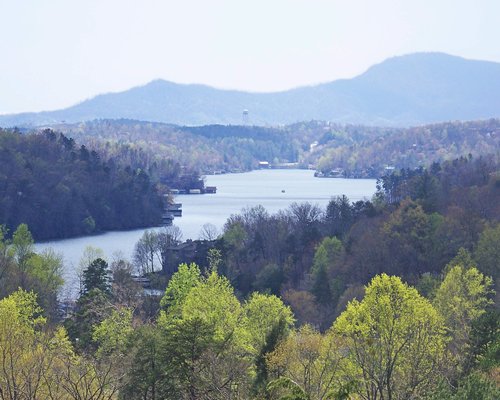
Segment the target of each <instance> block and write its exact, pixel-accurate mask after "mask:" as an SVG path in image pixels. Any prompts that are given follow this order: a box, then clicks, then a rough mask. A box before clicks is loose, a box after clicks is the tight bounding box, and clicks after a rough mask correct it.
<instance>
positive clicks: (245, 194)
mask: <svg viewBox="0 0 500 400" xmlns="http://www.w3.org/2000/svg"><path fill="white" fill-rule="evenodd" d="M205 183H206V185H207V186H217V193H216V194H203V195H178V196H176V198H175V201H176V202H178V203H182V210H183V211H182V214H183V216H182V217H179V218H175V220H174V224H175V225H177V226H178V227H179V228H180V229H181V230H182V232H183V239H184V240H185V239H198V238H199V235H200V231H201V229H202V227H203V225H204V224H205V223H210V224H213V225H214V226H215V227H217V229H218V230H219V231H222V227H223V226H224V223H225V222H226V220H227V218H228V217H229V216H230V215H231V214H236V213H239V212H240V211H241V210H242V209H243V208H245V207H252V206H256V205H259V204H261V205H263V206H264V207H265V208H266V209H267V210H268V211H269V213H275V212H277V211H278V210H280V209H284V208H287V207H288V206H289V205H290V204H292V203H294V202H298V203H300V202H306V201H307V202H310V203H313V204H318V205H319V206H321V207H322V208H324V207H325V206H326V205H327V204H328V202H329V200H330V199H331V198H332V197H333V196H338V195H342V194H345V195H346V196H347V197H348V198H349V199H350V200H351V201H357V200H362V199H370V198H371V197H372V195H373V194H374V193H375V190H376V189H375V184H376V181H375V180H374V179H335V178H315V177H314V171H311V170H300V169H288V170H287V169H274V170H257V171H252V172H245V173H240V174H226V175H209V176H207V177H206V182H205ZM150 229H161V228H150ZM144 231H145V229H137V230H132V231H122V232H107V233H103V234H99V235H94V236H85V237H80V238H75V239H64V240H56V241H51V242H44V243H37V244H36V245H35V247H36V250H37V251H42V250H44V249H46V248H48V247H51V248H52V249H54V250H55V251H56V252H57V253H61V254H62V255H63V257H64V263H65V280H66V281H67V282H68V284H69V285H70V286H74V284H70V282H74V276H75V268H76V266H77V265H78V262H79V260H80V258H81V257H82V254H83V251H84V249H85V247H86V246H93V247H98V248H100V249H102V250H103V251H104V254H105V256H106V258H107V259H108V261H109V260H111V259H112V258H113V254H114V253H117V252H120V253H121V254H122V255H123V256H125V257H126V258H127V259H132V253H133V250H134V246H135V244H136V243H137V241H138V240H139V239H140V237H141V236H142V234H143V233H144Z"/></svg>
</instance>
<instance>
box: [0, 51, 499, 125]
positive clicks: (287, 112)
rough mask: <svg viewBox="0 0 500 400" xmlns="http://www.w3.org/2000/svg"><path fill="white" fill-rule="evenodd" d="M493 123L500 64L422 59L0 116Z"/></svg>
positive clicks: (440, 56) (157, 84)
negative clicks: (246, 86) (259, 89)
mask: <svg viewBox="0 0 500 400" xmlns="http://www.w3.org/2000/svg"><path fill="white" fill-rule="evenodd" d="M243 110H248V115H245V116H244V115H243ZM490 117H500V63H495V62H489V61H477V60H467V59H464V58H461V57H456V56H451V55H447V54H444V53H415V54H410V55H405V56H398V57H394V58H390V59H387V60H386V61H384V62H382V63H380V64H377V65H374V66H372V67H370V68H369V69H368V70H367V71H366V72H364V73H363V74H361V75H359V76H357V77H354V78H352V79H341V80H336V81H333V82H329V83H323V84H318V85H314V86H306V87H299V88H296V89H291V90H287V91H282V92H274V93H251V92H243V91H237V90H221V89H216V88H212V87H209V86H205V85H198V84H189V85H186V84H177V83H173V82H168V81H164V80H154V81H152V82H150V83H148V84H146V85H144V86H139V87H134V88H132V89H129V90H126V91H123V92H118V93H108V94H102V95H98V96H96V97H94V98H92V99H89V100H86V101H83V102H81V103H79V104H76V105H74V106H71V107H68V108H65V109H62V110H56V111H44V112H38V113H21V114H10V115H0V126H3V127H12V126H44V125H51V124H55V123H59V122H61V121H65V122H67V123H74V122H80V121H89V120H94V119H118V118H127V119H135V120H142V121H155V122H167V123H172V124H179V125H205V124H239V125H241V124H242V123H248V124H251V125H279V124H289V123H293V122H297V121H308V120H323V121H332V122H338V123H352V124H366V125H379V126H410V125H420V124H426V123H433V122H438V121H450V120H474V119H486V118H490Z"/></svg>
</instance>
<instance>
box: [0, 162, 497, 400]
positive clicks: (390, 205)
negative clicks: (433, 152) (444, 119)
mask: <svg viewBox="0 0 500 400" xmlns="http://www.w3.org/2000/svg"><path fill="white" fill-rule="evenodd" d="M499 172H500V169H499V164H498V160H497V159H494V158H477V159H474V158H460V159H456V160H454V161H450V162H446V163H443V164H433V165H432V167H430V168H429V169H418V170H402V171H397V172H395V173H393V174H392V175H390V176H386V177H384V178H383V179H381V180H380V181H379V191H378V193H377V195H376V197H375V198H374V200H373V202H356V203H354V204H352V203H350V202H349V201H348V199H346V198H345V197H340V198H335V199H332V201H331V202H330V204H329V205H328V207H327V209H326V210H321V209H318V208H317V207H314V206H311V205H310V204H297V205H294V206H292V207H291V208H290V209H288V210H284V211H282V212H280V213H278V214H276V215H269V214H268V213H267V212H266V211H265V210H264V209H262V208H261V207H257V208H253V209H250V210H246V211H244V212H243V213H242V214H241V215H235V216H232V217H231V218H230V219H229V220H228V222H227V224H226V227H225V230H224V233H223V234H222V235H221V236H220V237H219V238H218V239H216V240H212V241H209V242H204V243H205V244H207V243H209V244H211V245H212V248H211V249H210V250H209V251H208V252H207V258H206V259H205V260H202V262H201V263H200V265H199V266H198V265H196V264H190V265H187V264H181V265H180V266H178V268H176V271H175V272H174V273H173V274H171V275H170V279H169V282H168V285H167V288H166V290H165V292H164V294H163V295H162V296H160V298H155V297H154V296H148V295H145V292H144V291H143V289H142V287H141V286H140V285H139V284H138V283H137V282H136V281H134V279H133V277H132V271H133V266H132V265H131V264H130V263H129V262H128V261H127V260H123V259H119V258H115V259H114V261H113V262H112V263H111V264H108V263H107V262H106V261H105V260H104V259H102V258H101V255H100V252H99V251H98V250H95V249H89V250H88V251H87V252H86V255H85V257H84V259H83V260H82V263H83V266H84V270H83V273H82V277H81V290H80V295H79V298H78V300H77V302H76V304H75V308H74V310H73V312H71V313H70V314H69V316H68V318H67V319H66V320H65V321H64V328H63V327H62V325H61V323H60V322H59V320H58V317H57V312H56V313H54V304H53V303H50V302H47V300H46V299H47V298H49V299H50V298H51V297H50V296H48V297H47V295H48V294H50V293H53V291H54V290H57V287H58V286H57V283H56V284H55V286H53V287H52V288H48V289H46V290H45V291H43V290H41V289H40V288H41V287H43V286H39V285H40V284H41V283H43V282H44V279H45V277H46V276H47V274H48V273H49V272H50V271H52V272H51V273H52V276H53V278H52V280H51V281H52V282H58V280H57V279H55V278H57V277H58V268H57V265H58V263H57V260H54V259H53V258H51V257H50V255H37V254H34V253H33V251H32V239H31V236H30V234H29V231H28V229H27V227H26V226H24V225H21V226H20V227H19V228H18V229H17V231H16V233H15V235H14V237H13V240H12V241H9V240H6V239H5V237H0V250H1V251H0V265H2V268H3V269H4V271H5V272H4V274H2V275H1V276H0V280H2V286H0V287H2V288H4V289H3V290H4V292H3V293H2V294H3V296H5V297H3V298H2V300H0V346H2V348H4V349H7V350H8V351H4V352H1V353H0V361H1V363H2V365H4V367H3V368H2V369H1V370H0V388H1V389H2V391H3V392H4V393H6V392H8V393H11V392H14V391H15V392H16V393H17V394H18V395H17V397H16V398H21V399H27V398H50V399H52V398H54V399H55V398H57V399H75V398H79V399H80V398H81V399H90V398H92V399H103V400H104V399H158V400H159V399H193V400H194V399H271V400H279V399H281V400H284V399H297V400H304V399H307V400H326V399H338V400H340V399H353V400H354V399H356V400H357V399H368V400H378V399H386V398H392V399H395V398H400V399H412V398H419V399H428V400H438V399H439V400H442V399H445V400H446V399H448V400H462V399H476V398H477V399H482V400H496V399H498V397H499V395H500V381H499V373H500V362H499V359H500V357H499V351H500V328H499V327H500V314H499V312H498V304H499V303H498V295H496V296H495V291H494V289H496V291H497V293H498V292H499V290H498V289H499V288H498V282H499V277H500V265H499V259H500V257H499V246H498V243H499V241H500V224H499V222H500V209H499V205H500V201H499V200H500V184H499V182H500V181H499V179H500V175H499ZM167 232H168V231H167ZM172 239H173V237H168V234H164V235H162V236H161V238H160V240H165V241H169V242H170V244H169V246H172V244H173V242H172ZM153 242H154V241H150V243H153ZM153 250H154V249H153ZM153 256H154V255H153ZM164 261H165V260H164ZM154 275H155V274H150V275H149V276H150V278H151V279H152V280H153V278H154ZM6 282H9V283H10V285H8V286H7V285H5V283H6ZM59 282H60V281H59ZM14 284H17V285H18V287H20V288H21V289H18V290H16V289H15V286H14ZM23 289H24V290H30V289H33V290H35V292H36V293H38V297H37V295H36V294H35V293H33V292H26V291H24V290H23ZM37 302H40V303H39V304H42V305H43V307H44V308H45V310H43V309H42V308H40V307H39V305H38V304H37ZM89 393H94V395H92V396H89ZM8 398H14V397H8Z"/></svg>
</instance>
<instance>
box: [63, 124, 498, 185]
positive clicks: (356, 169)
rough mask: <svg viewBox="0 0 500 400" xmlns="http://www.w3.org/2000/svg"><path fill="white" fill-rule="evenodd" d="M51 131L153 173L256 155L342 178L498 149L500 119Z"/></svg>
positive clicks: (226, 165)
mask: <svg viewBox="0 0 500 400" xmlns="http://www.w3.org/2000/svg"><path fill="white" fill-rule="evenodd" d="M57 129H58V130H61V131H63V132H64V133H66V134H67V135H68V136H71V137H73V138H74V139H75V140H77V141H78V142H79V143H80V142H81V143H83V144H85V145H86V146H88V147H89V148H92V149H98V150H99V152H104V153H105V154H109V155H110V156H111V157H112V156H117V154H120V156H117V157H118V158H121V157H122V156H123V157H124V159H125V160H127V156H126V154H122V151H121V148H122V147H125V148H128V149H130V151H131V153H133V152H140V153H141V154H140V157H136V158H137V159H145V160H148V162H147V165H146V164H142V165H141V166H140V168H142V169H144V170H148V168H150V167H151V166H154V168H156V170H157V171H168V170H169V168H170V167H171V165H173V164H178V165H179V166H182V167H184V168H185V169H186V170H187V171H194V172H200V173H213V172H214V171H238V170H250V169H255V168H257V166H258V162H259V161H263V160H264V161H269V162H271V163H275V164H277V163H286V162H297V163H298V164H299V165H300V166H301V167H309V166H313V167H315V168H317V169H319V170H321V171H323V172H324V173H328V172H330V171H331V170H338V169H341V170H342V171H343V173H344V175H345V176H348V177H371V178H378V177H381V176H383V175H385V174H386V173H387V170H386V168H387V167H389V168H396V169H401V168H410V169H414V168H418V167H427V166H429V165H430V164H432V163H433V162H442V161H444V160H450V159H454V158H457V157H460V156H462V155H464V154H471V155H472V156H473V157H479V156H481V155H486V154H496V155H498V148H500V121H499V120H496V119H491V120H487V121H469V122H446V123H440V124H433V125H425V126H419V127H414V128H405V129H404V128H384V127H367V126H357V125H339V124H333V123H329V122H322V121H310V122H301V123H296V124H292V125H287V126H283V127H258V126H223V125H208V126H200V127H178V126H175V125H168V124H161V123H151V122H140V121H131V120H98V121H92V122H85V123H81V124H78V125H58V126H57ZM126 151H129V150H126ZM155 163H156V165H155ZM162 165H163V166H162ZM150 173H151V175H152V176H156V175H158V173H155V172H153V171H151V172H150ZM167 175H168V173H167ZM167 184H168V182H167Z"/></svg>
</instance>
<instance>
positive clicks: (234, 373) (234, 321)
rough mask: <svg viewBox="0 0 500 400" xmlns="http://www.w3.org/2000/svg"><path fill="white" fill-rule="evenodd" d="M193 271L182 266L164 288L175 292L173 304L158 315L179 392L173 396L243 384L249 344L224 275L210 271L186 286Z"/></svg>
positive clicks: (220, 393) (217, 392)
mask: <svg viewBox="0 0 500 400" xmlns="http://www.w3.org/2000/svg"><path fill="white" fill-rule="evenodd" d="M194 272H196V268H195V267H194V266H192V267H191V268H188V267H187V266H186V267H183V268H182V271H181V273H180V274H179V275H177V277H178V279H176V282H177V283H179V285H177V283H176V285H175V286H172V287H171V289H172V290H169V289H167V291H169V292H170V293H174V288H175V292H177V293H180V294H181V296H180V299H179V302H174V303H170V307H174V310H176V312H172V311H173V310H172V311H171V312H169V309H168V308H167V312H163V311H162V313H161V316H160V319H159V326H160V329H162V331H163V332H164V333H165V339H166V349H165V354H166V355H168V357H169V358H170V359H171V360H172V361H171V367H172V368H173V371H171V373H172V374H173V375H172V376H173V379H174V381H175V382H177V384H176V390H178V391H180V395H177V396H173V397H176V398H188V399H195V398H203V397H204V396H206V395H207V393H213V396H214V398H227V397H229V396H230V395H231V393H232V390H233V389H232V388H233V387H234V385H238V387H239V388H240V389H241V390H243V388H244V387H245V386H246V385H248V380H247V370H248V368H249V367H250V365H251V357H250V354H251V350H252V347H251V345H250V339H249V335H248V331H247V329H246V327H247V323H246V321H245V318H246V316H245V313H244V312H243V309H242V307H241V304H240V303H239V301H238V299H237V298H236V296H235V295H234V290H233V288H232V286H231V285H230V283H229V281H228V280H227V279H226V278H225V277H222V276H219V275H218V274H217V272H216V271H212V272H211V273H210V275H209V276H208V277H206V278H203V279H200V280H199V282H198V283H196V284H195V285H194V287H190V286H191V284H190V283H189V282H191V280H192V278H191V277H190V274H191V273H194ZM181 278H182V279H181ZM181 281H184V282H188V284H187V285H184V284H182V282H181ZM167 299H168V297H167ZM166 303H167V304H168V303H169V300H166Z"/></svg>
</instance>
